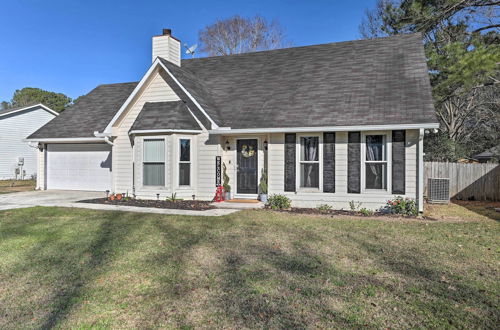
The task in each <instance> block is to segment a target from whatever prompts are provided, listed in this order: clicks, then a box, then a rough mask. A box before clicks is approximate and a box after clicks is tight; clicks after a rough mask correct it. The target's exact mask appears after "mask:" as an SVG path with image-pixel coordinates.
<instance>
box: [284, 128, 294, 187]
mask: <svg viewBox="0 0 500 330" xmlns="http://www.w3.org/2000/svg"><path fill="white" fill-rule="evenodd" d="M295 139H296V134H295V133H288V134H285V191H295V148H296V146H295Z"/></svg>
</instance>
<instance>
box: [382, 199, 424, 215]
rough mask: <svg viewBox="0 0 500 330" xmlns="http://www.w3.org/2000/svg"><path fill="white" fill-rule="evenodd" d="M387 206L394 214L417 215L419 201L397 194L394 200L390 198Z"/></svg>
mask: <svg viewBox="0 0 500 330" xmlns="http://www.w3.org/2000/svg"><path fill="white" fill-rule="evenodd" d="M385 208H386V209H387V210H388V211H389V213H392V214H401V215H417V214H418V209H417V203H416V202H415V200H414V199H411V198H403V197H402V196H396V197H395V198H394V199H392V200H388V201H387V203H386V206H385Z"/></svg>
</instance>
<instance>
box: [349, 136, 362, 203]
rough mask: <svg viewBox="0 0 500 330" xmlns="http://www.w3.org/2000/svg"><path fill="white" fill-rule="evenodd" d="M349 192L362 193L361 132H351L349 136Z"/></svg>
mask: <svg viewBox="0 0 500 330" xmlns="http://www.w3.org/2000/svg"><path fill="white" fill-rule="evenodd" d="M347 192H348V193H354V194H359V193H360V192H361V132H349V136H348V146H347Z"/></svg>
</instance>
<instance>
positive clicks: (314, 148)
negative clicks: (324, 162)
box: [299, 136, 319, 188]
mask: <svg viewBox="0 0 500 330" xmlns="http://www.w3.org/2000/svg"><path fill="white" fill-rule="evenodd" d="M299 163H300V187H303V188H319V137H318V136H302V137H301V138H300V158H299Z"/></svg>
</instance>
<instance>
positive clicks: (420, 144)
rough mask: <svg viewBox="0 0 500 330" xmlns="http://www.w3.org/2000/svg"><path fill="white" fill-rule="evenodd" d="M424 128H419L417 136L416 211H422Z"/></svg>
mask: <svg viewBox="0 0 500 330" xmlns="http://www.w3.org/2000/svg"><path fill="white" fill-rule="evenodd" d="M424 134H425V132H424V129H423V128H421V129H420V131H419V136H418V145H417V159H418V164H417V169H418V172H417V173H418V174H417V180H418V182H417V204H418V212H420V213H422V212H424Z"/></svg>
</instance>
